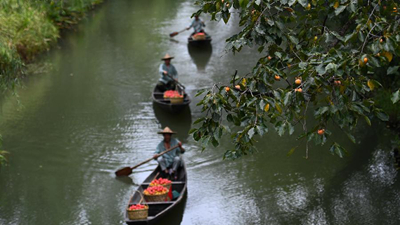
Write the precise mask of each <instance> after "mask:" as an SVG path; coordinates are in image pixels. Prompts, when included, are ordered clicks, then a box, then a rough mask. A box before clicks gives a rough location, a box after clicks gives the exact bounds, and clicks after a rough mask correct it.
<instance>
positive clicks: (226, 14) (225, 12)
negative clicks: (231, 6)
mask: <svg viewBox="0 0 400 225" xmlns="http://www.w3.org/2000/svg"><path fill="white" fill-rule="evenodd" d="M229 18H231V14H230V13H229V11H223V12H222V19H223V20H224V23H228V21H229Z"/></svg>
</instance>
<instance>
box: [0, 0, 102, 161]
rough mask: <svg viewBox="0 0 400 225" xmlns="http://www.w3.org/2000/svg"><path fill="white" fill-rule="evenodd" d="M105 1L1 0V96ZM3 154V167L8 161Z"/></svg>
mask: <svg viewBox="0 0 400 225" xmlns="http://www.w3.org/2000/svg"><path fill="white" fill-rule="evenodd" d="M102 1H103V0H1V1H0V93H4V91H5V90H7V89H10V88H11V89H12V88H13V87H14V85H15V84H16V83H17V82H18V78H19V77H21V75H23V74H24V67H25V65H26V64H27V63H29V62H32V61H33V60H34V59H35V56H36V55H38V54H39V53H41V52H43V51H47V50H48V49H50V48H51V46H52V45H53V44H54V43H56V41H57V39H58V38H59V37H60V30H61V29H66V28H70V27H71V26H73V25H74V24H76V23H78V21H79V20H80V19H81V18H82V17H83V16H84V15H85V12H86V11H88V10H90V9H92V8H93V6H94V5H96V4H98V3H100V2H102ZM5 154H6V152H5V151H1V140H0V164H1V163H2V162H4V161H5V157H4V155H5Z"/></svg>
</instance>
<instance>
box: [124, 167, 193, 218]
mask: <svg viewBox="0 0 400 225" xmlns="http://www.w3.org/2000/svg"><path fill="white" fill-rule="evenodd" d="M160 171H161V168H160V166H157V168H156V169H155V170H154V171H153V172H152V173H151V174H150V175H149V176H148V177H147V178H146V179H145V180H144V182H143V183H142V184H141V185H140V186H139V188H138V189H137V191H139V192H140V193H143V191H144V190H145V189H146V188H147V187H148V186H149V184H150V182H151V181H152V180H154V178H155V177H156V176H157V174H159V172H160ZM177 173H178V179H177V180H176V181H172V191H177V192H178V193H179V194H180V195H179V197H178V198H177V199H173V200H171V201H165V202H145V203H142V204H147V205H148V206H149V211H148V217H147V219H144V220H130V219H129V217H128V213H127V212H125V222H126V223H127V224H134V225H138V224H154V223H157V222H159V221H160V219H162V218H163V217H165V216H166V215H167V214H168V213H169V212H170V211H172V210H173V209H174V208H178V207H177V206H178V205H180V203H181V202H183V201H182V200H183V199H184V197H185V195H186V191H187V189H186V183H187V176H186V166H185V163H182V166H181V167H179V169H178V171H177ZM137 191H135V192H134V194H133V195H132V197H131V199H130V200H129V203H128V207H129V206H131V205H133V204H137V203H139V201H140V199H141V198H142V197H141V195H140V194H139V193H138V192H137ZM128 207H127V208H128ZM182 213H183V212H182Z"/></svg>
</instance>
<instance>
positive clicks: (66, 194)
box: [0, 0, 400, 225]
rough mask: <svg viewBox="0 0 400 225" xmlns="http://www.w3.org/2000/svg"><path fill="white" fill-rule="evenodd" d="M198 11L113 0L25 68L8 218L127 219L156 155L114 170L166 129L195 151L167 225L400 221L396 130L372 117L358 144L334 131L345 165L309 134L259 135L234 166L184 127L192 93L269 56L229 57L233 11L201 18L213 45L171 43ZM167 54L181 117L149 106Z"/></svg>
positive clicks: (10, 125) (1, 195)
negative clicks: (129, 169) (221, 17)
mask: <svg viewBox="0 0 400 225" xmlns="http://www.w3.org/2000/svg"><path fill="white" fill-rule="evenodd" d="M195 11H196V8H195V6H193V1H190V0H186V1H184V0H168V1H167V0H164V1H156V0H136V1H132V0H114V1H106V2H105V3H104V4H102V5H101V6H99V7H98V8H97V9H95V10H94V11H93V12H91V13H90V14H89V15H88V17H87V18H86V19H84V20H83V21H82V23H80V24H79V25H78V26H77V27H76V29H75V30H74V31H70V32H68V33H67V34H65V35H63V38H62V39H61V40H60V41H59V43H58V44H57V46H56V47H54V48H53V49H52V50H51V51H50V52H48V53H46V54H44V55H43V56H41V59H40V62H41V65H44V67H43V69H39V68H38V70H37V74H35V75H28V76H27V78H26V79H25V80H24V82H23V87H22V88H18V90H17V92H18V95H19V97H18V98H15V97H13V96H6V97H3V98H2V99H1V100H0V107H1V108H0V133H1V134H2V136H3V140H4V141H3V149H5V150H7V151H9V152H10V155H9V164H8V166H6V167H1V168H0V224H4V225H5V224H7V225H8V224H10V225H11V224H29V225H43V224H61V225H70V224H123V223H124V218H123V215H124V210H125V208H126V206H127V202H128V200H129V197H130V195H131V194H132V193H133V191H134V190H135V189H136V188H137V185H138V184H139V183H141V182H142V181H143V180H144V178H145V177H146V176H147V175H148V174H149V173H150V172H151V171H152V170H153V169H154V168H155V166H156V163H155V162H151V163H149V164H147V165H144V166H142V167H140V168H138V169H136V170H135V172H134V173H133V174H132V175H131V176H130V177H127V178H125V179H117V178H115V176H114V172H115V171H116V170H117V169H119V168H121V167H124V166H133V165H135V164H137V163H139V162H141V161H144V160H146V159H148V158H149V157H151V156H152V155H153V151H154V149H155V147H156V145H157V144H158V142H159V141H160V140H161V136H160V135H158V134H157V131H159V130H160V129H162V128H163V127H164V126H170V127H171V128H172V129H173V130H175V131H177V132H178V134H177V135H176V136H177V137H178V138H179V139H180V140H181V141H182V142H183V144H184V146H185V148H186V150H187V152H186V153H185V156H184V158H185V162H186V164H187V168H188V193H187V198H185V199H184V203H183V204H182V205H181V206H180V207H178V208H177V209H175V210H174V211H173V212H172V213H171V214H170V215H169V216H168V217H166V218H165V220H163V221H161V222H160V224H399V223H400V192H399V190H400V182H399V177H398V172H397V171H396V170H395V168H394V165H393V159H392V157H391V154H390V142H391V140H392V139H393V136H391V135H390V133H389V132H388V131H387V130H385V129H384V126H383V125H382V124H379V122H377V121H374V123H373V126H372V127H368V126H367V125H366V124H364V123H362V122H360V124H359V126H358V127H357V129H356V131H355V137H356V138H357V143H356V144H353V143H351V142H350V141H349V140H348V139H347V137H346V135H342V134H340V131H339V130H335V131H336V134H335V135H334V138H335V139H336V140H339V141H340V142H341V143H342V144H343V145H344V146H345V147H346V148H347V150H348V152H349V154H348V156H346V157H345V158H344V159H339V158H338V157H335V156H331V155H330V153H329V151H328V148H329V146H323V147H315V146H313V145H311V146H310V157H309V159H305V158H304V156H305V144H304V142H299V141H296V137H295V136H284V137H279V136H278V135H277V134H276V133H275V132H270V133H269V134H268V135H266V136H265V137H264V138H263V139H259V140H258V143H257V147H258V150H259V151H258V152H257V153H255V154H254V155H250V156H245V157H243V158H241V159H238V160H235V161H229V160H225V161H224V160H222V156H223V154H224V152H225V150H226V149H228V148H229V147H232V145H231V143H230V141H229V139H227V138H226V139H224V141H223V143H222V144H221V146H220V147H218V148H207V149H206V150H205V151H204V152H201V148H200V146H199V144H198V143H196V142H195V141H193V139H192V138H191V137H190V136H189V135H187V132H188V131H189V130H190V129H191V126H192V125H191V123H192V122H193V121H194V120H196V119H197V118H199V117H200V116H201V115H202V113H201V110H200V108H198V107H196V103H197V102H198V101H199V99H197V98H194V95H195V93H196V91H197V90H199V89H202V88H209V87H211V86H212V84H213V83H222V84H227V83H228V81H229V79H230V77H231V75H232V74H233V73H234V71H235V70H238V71H239V74H241V75H244V74H246V73H247V72H248V71H250V70H251V68H252V66H253V65H254V64H255V62H256V60H257V59H258V57H260V55H259V54H258V53H257V51H254V49H253V50H252V49H244V50H243V51H242V52H241V53H240V54H236V55H232V54H230V53H228V52H225V50H224V46H225V43H224V40H225V39H226V38H227V37H229V36H230V35H232V34H233V33H234V32H237V31H238V30H239V28H237V27H236V26H235V24H237V22H238V18H237V16H235V15H234V16H233V18H232V21H230V22H229V23H228V24H227V25H224V24H222V23H217V22H208V21H209V17H206V16H203V19H204V20H205V21H206V24H207V27H206V30H207V31H208V32H209V33H210V34H211V35H212V38H213V40H212V48H208V49H204V50H202V51H199V50H196V49H188V46H187V37H188V35H189V33H190V32H189V31H186V32H183V33H181V34H179V35H177V36H176V37H175V38H174V39H173V40H170V38H169V37H168V34H169V33H171V32H174V31H179V30H182V29H183V28H185V27H186V26H188V25H189V24H190V22H191V19H190V16H191V14H192V13H193V12H195ZM165 53H169V54H171V55H173V56H175V58H174V59H173V61H172V63H173V64H174V65H175V66H176V68H177V70H178V72H179V80H180V82H182V83H183V84H185V86H186V88H187V92H188V93H189V95H191V96H192V97H193V98H194V99H193V102H192V104H191V105H190V110H187V111H184V112H183V113H181V114H179V115H171V114H167V113H165V112H163V111H161V110H160V109H159V108H157V107H154V106H153V104H152V101H151V91H152V89H153V87H154V84H155V83H156V82H157V80H158V78H159V75H158V72H157V71H158V66H159V64H160V63H161V60H160V58H161V57H162V56H164V55H165ZM270 130H273V128H272V127H271V129H270ZM295 146H298V148H297V149H296V151H295V152H294V154H293V155H292V156H290V157H287V156H286V155H287V152H288V151H289V150H290V149H291V148H292V147H295Z"/></svg>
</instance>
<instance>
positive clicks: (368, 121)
mask: <svg viewBox="0 0 400 225" xmlns="http://www.w3.org/2000/svg"><path fill="white" fill-rule="evenodd" d="M364 119H365V122H367V124H368V125H369V126H371V120H370V119H369V118H368V116H364Z"/></svg>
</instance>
